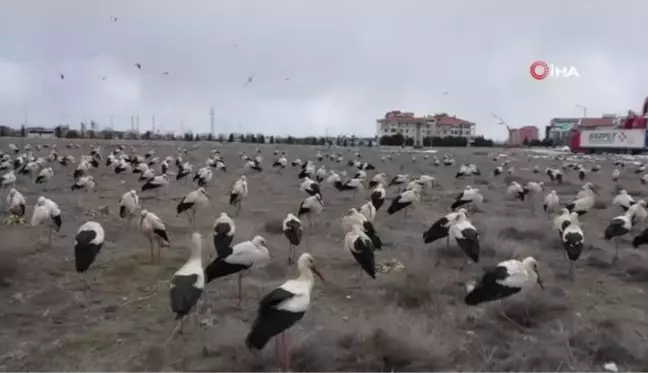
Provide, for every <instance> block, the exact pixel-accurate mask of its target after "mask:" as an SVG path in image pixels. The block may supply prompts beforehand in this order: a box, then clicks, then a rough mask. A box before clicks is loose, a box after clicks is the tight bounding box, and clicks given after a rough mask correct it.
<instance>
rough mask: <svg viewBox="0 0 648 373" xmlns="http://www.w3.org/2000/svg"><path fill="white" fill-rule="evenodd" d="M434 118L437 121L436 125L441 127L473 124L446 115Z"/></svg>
mask: <svg viewBox="0 0 648 373" xmlns="http://www.w3.org/2000/svg"><path fill="white" fill-rule="evenodd" d="M434 117H435V118H436V119H437V121H438V122H437V123H438V124H440V125H442V126H458V125H461V124H474V123H472V122H469V121H467V120H463V119H459V118H457V117H451V116H448V115H435V116H434Z"/></svg>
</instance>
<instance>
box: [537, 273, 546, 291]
mask: <svg viewBox="0 0 648 373" xmlns="http://www.w3.org/2000/svg"><path fill="white" fill-rule="evenodd" d="M536 275H537V276H538V285H540V289H542V290H544V289H545V287H544V283H543V282H542V279H541V278H540V274H539V273H538V272H537V271H536Z"/></svg>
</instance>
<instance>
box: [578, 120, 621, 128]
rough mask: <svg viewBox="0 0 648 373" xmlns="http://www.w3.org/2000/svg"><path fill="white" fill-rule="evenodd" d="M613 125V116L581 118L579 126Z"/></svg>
mask: <svg viewBox="0 0 648 373" xmlns="http://www.w3.org/2000/svg"><path fill="white" fill-rule="evenodd" d="M614 125H615V119H614V118H581V119H580V125H579V127H611V126H614Z"/></svg>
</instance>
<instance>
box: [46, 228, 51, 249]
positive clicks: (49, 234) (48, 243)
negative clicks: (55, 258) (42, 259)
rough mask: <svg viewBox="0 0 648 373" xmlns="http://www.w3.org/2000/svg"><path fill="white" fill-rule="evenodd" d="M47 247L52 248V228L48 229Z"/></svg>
mask: <svg viewBox="0 0 648 373" xmlns="http://www.w3.org/2000/svg"><path fill="white" fill-rule="evenodd" d="M47 246H52V227H51V226H48V227H47Z"/></svg>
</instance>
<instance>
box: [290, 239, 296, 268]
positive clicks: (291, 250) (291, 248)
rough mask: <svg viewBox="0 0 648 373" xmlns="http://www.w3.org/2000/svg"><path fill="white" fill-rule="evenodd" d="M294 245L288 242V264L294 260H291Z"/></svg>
mask: <svg viewBox="0 0 648 373" xmlns="http://www.w3.org/2000/svg"><path fill="white" fill-rule="evenodd" d="M294 250H295V249H294V246H293V244H290V247H289V248H288V265H289V266H290V265H292V264H293V262H294V260H293V255H294Z"/></svg>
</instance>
